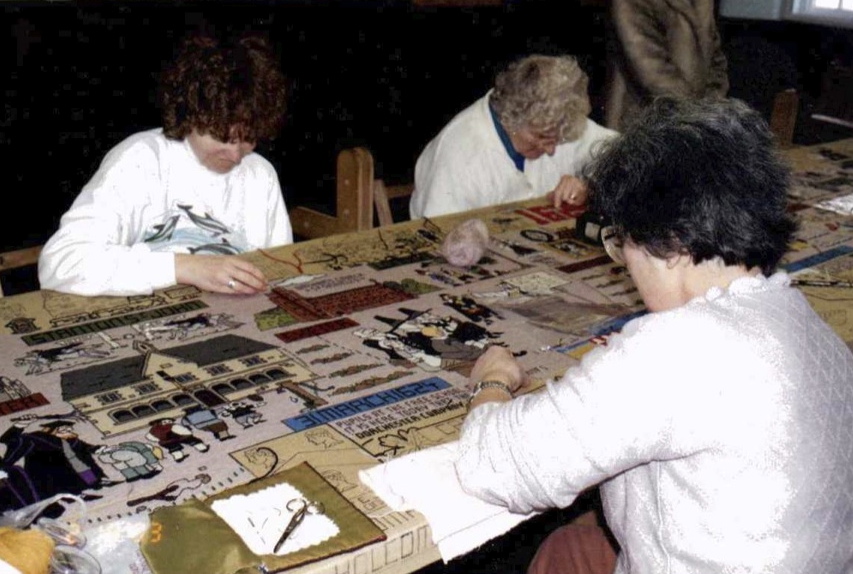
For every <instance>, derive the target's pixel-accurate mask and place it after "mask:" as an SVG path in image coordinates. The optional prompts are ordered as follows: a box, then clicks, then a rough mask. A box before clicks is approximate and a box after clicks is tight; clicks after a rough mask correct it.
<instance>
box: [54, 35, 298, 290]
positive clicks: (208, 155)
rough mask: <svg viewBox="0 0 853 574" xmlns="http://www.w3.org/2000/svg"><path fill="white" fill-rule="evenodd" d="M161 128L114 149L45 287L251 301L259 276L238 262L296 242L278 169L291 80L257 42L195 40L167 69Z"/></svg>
mask: <svg viewBox="0 0 853 574" xmlns="http://www.w3.org/2000/svg"><path fill="white" fill-rule="evenodd" d="M159 100H160V104H161V108H162V116H163V127H162V128H157V129H153V130H148V131H143V132H140V133H136V134H134V135H131V136H130V137H128V138H127V139H125V140H124V141H122V142H120V143H119V144H118V145H117V146H115V147H114V148H113V149H112V150H110V151H109V152H108V153H107V155H106V157H105V158H104V160H103V162H102V163H101V165H100V167H99V169H98V171H97V173H95V175H94V176H93V177H92V179H91V180H90V181H89V183H87V184H86V186H85V187H84V188H83V190H82V191H81V193H80V195H79V196H78V197H77V199H76V200H75V201H74V203H73V205H72V206H71V208H70V209H69V210H68V212H66V213H65V215H63V217H62V220H61V222H60V227H59V230H58V231H57V232H56V233H55V234H54V235H53V237H51V239H50V240H49V241H48V242H47V244H46V245H45V248H44V250H43V251H42V254H41V258H40V261H39V280H40V282H41V287H42V288H43V289H53V290H57V291H64V292H68V293H76V294H79V295H135V294H147V293H151V292H152V291H153V290H155V289H160V288H163V287H167V286H170V285H174V284H176V283H183V284H189V285H194V286H196V287H198V288H200V289H202V290H205V291H214V292H219V293H235V294H251V293H257V292H260V291H262V290H264V289H265V288H266V285H267V281H266V279H265V277H264V275H263V273H262V272H261V271H260V269H258V268H257V267H256V266H254V265H252V264H251V263H249V262H247V261H245V260H243V259H241V258H239V257H236V256H235V255H237V254H239V253H242V252H244V251H249V250H253V249H258V248H263V247H271V246H274V245H281V244H286V243H292V242H293V233H292V229H291V225H290V220H289V218H288V216H287V211H286V209H285V205H284V199H283V197H282V193H281V187H280V185H279V180H278V176H277V174H276V171H275V169H274V168H273V166H272V165H271V164H270V163H269V162H268V161H267V160H266V159H264V158H263V157H261V156H260V155H259V154H257V153H255V152H254V149H255V145H256V144H257V143H258V142H259V141H264V140H269V139H272V138H273V137H275V136H276V134H277V133H278V131H279V129H280V127H281V124H282V120H283V117H284V109H285V79H284V77H283V75H282V74H281V72H280V70H279V68H278V64H277V62H276V58H275V56H274V54H273V51H272V49H271V47H270V46H269V44H268V43H267V42H266V41H265V40H264V39H262V38H261V37H258V36H242V37H239V38H236V39H226V40H221V41H220V40H219V39H217V38H215V37H213V36H208V35H196V36H191V37H189V38H187V39H186V40H185V41H184V42H183V44H182V45H181V47H180V49H179V52H178V55H177V58H176V59H175V60H174V61H173V62H172V63H171V65H170V66H169V67H168V68H167V69H166V70H165V72H164V74H163V77H162V80H161V85H160V93H159Z"/></svg>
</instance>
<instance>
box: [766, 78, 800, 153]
mask: <svg viewBox="0 0 853 574" xmlns="http://www.w3.org/2000/svg"><path fill="white" fill-rule="evenodd" d="M799 107H800V95H799V94H798V93H797V90H795V89H794V88H789V89H787V90H782V91H781V92H779V93H777V94H776V96H775V97H774V98H773V109H772V110H771V111H770V122H769V124H770V131H772V132H773V134H774V135H775V136H776V143H777V144H778V145H779V147H781V148H789V147H791V146H793V145H794V127H796V125H797V110H798V109H799Z"/></svg>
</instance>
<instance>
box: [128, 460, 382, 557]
mask: <svg viewBox="0 0 853 574" xmlns="http://www.w3.org/2000/svg"><path fill="white" fill-rule="evenodd" d="M280 483H288V484H290V485H292V486H293V487H294V488H296V489H298V490H299V491H300V492H302V494H303V495H304V496H305V497H306V498H307V499H310V500H316V501H319V502H322V503H323V504H324V505H325V508H326V514H327V515H328V516H329V518H331V519H332V520H333V521H334V523H335V524H337V525H338V528H339V529H340V532H339V533H338V534H337V535H336V536H333V537H332V538H330V539H328V540H325V541H323V542H322V543H320V544H316V545H314V546H310V547H308V548H304V549H302V550H299V551H297V552H291V553H289V554H285V555H283V556H276V555H274V554H264V555H262V556H258V555H256V554H254V553H253V552H251V551H250V550H249V548H248V547H247V546H246V545H245V544H244V543H243V541H242V539H241V538H240V535H239V534H237V533H236V532H234V531H233V530H232V529H231V528H230V527H229V526H228V524H227V523H226V522H225V521H224V520H222V519H221V518H219V516H217V514H216V513H215V512H214V511H213V510H212V509H211V504H213V502H214V501H216V500H220V499H224V498H229V497H231V496H235V495H239V494H243V495H245V494H251V493H252V492H255V491H258V490H262V489H264V488H267V487H269V486H273V485H276V484H280ZM384 539H385V534H384V533H383V532H382V530H381V529H380V528H379V527H378V526H376V524H374V522H373V521H372V520H370V518H368V517H367V516H366V515H365V514H363V513H362V512H361V511H359V510H358V509H357V508H356V507H355V506H353V505H352V503H351V502H350V501H349V500H347V499H346V498H344V497H343V496H342V495H341V494H340V493H339V492H338V491H337V490H335V488H334V487H333V486H332V485H330V484H329V483H328V482H327V481H326V480H325V479H324V478H323V477H322V476H321V475H320V474H319V473H317V471H316V470H314V469H313V468H312V467H311V465H309V464H308V463H307V462H303V463H302V464H300V465H298V466H295V467H293V468H290V469H287V470H283V471H281V472H279V473H277V474H273V475H271V476H268V477H265V478H261V479H258V480H254V481H251V482H249V483H247V484H244V485H242V486H238V487H235V488H232V489H229V490H226V491H224V492H221V493H219V494H216V495H214V496H211V497H209V498H207V499H206V500H204V501H200V500H197V499H193V500H189V501H187V502H184V503H182V504H179V505H176V506H167V507H163V508H158V509H157V510H155V511H154V512H152V513H151V526H150V527H149V529H148V532H146V534H145V536H144V537H143V539H142V542H141V543H140V549H141V550H142V554H143V556H145V559H146V560H147V561H148V565H149V567H150V568H151V571H152V572H153V573H154V574H185V573H186V572H205V573H206V574H257V573H258V571H259V570H258V566H259V565H261V564H264V565H265V566H266V568H267V569H268V570H269V571H270V572H280V571H282V570H286V569H288V568H293V567H294V566H300V565H302V564H306V563H308V562H313V561H315V560H321V559H323V558H328V557H329V556H334V555H336V554H340V553H342V552H348V551H351V550H355V549H356V548H360V547H362V546H365V545H367V544H371V543H373V542H378V541H380V540H384Z"/></svg>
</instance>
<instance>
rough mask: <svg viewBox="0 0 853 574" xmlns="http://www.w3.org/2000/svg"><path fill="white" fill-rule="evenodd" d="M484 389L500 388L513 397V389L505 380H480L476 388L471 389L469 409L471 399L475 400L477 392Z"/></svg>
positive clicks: (469, 402)
mask: <svg viewBox="0 0 853 574" xmlns="http://www.w3.org/2000/svg"><path fill="white" fill-rule="evenodd" d="M483 389H500V390H502V391H503V392H505V393H506V394H507V395H509V398H512V390H511V389H510V388H509V385H508V384H506V383H504V382H503V381H490V380H485V381H480V382H478V383H477V384H476V385H474V388H473V389H471V394H470V395H469V396H468V408H469V409H470V408H471V401H473V400H474V397H476V396H477V393H479V392H480V391H482V390H483Z"/></svg>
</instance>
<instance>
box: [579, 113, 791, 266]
mask: <svg viewBox="0 0 853 574" xmlns="http://www.w3.org/2000/svg"><path fill="white" fill-rule="evenodd" d="M584 176H585V177H586V178H587V180H588V183H589V188H590V209H591V210H593V211H594V212H596V213H599V214H601V215H604V216H605V217H607V218H609V219H610V220H611V221H612V222H613V223H614V225H615V226H616V229H617V233H618V235H619V236H621V237H622V238H623V239H630V240H631V241H633V242H634V243H636V244H638V245H640V246H642V247H644V248H645V249H646V250H647V251H648V252H649V253H650V254H652V255H654V256H656V257H661V258H666V257H668V256H671V255H676V254H689V255H690V256H691V257H692V259H693V262H694V263H697V264H698V263H701V262H703V261H706V260H711V259H714V258H720V259H721V260H722V261H723V262H724V263H725V264H726V265H744V266H746V267H747V268H749V269H751V268H755V267H758V268H760V269H761V271H762V272H763V273H764V274H765V275H770V274H771V273H772V272H773V270H774V269H775V267H776V266H777V265H778V263H779V260H780V259H781V258H782V255H784V253H785V252H786V251H787V249H788V246H789V243H790V241H791V238H792V236H793V233H794V231H795V230H796V224H795V222H794V220H793V218H792V217H791V216H790V215H789V214H788V212H787V211H786V207H787V191H788V187H789V184H790V173H789V169H788V167H787V165H786V164H785V163H784V162H783V161H782V159H781V157H780V156H779V154H778V150H777V148H776V146H775V145H774V143H773V136H772V135H771V132H770V130H769V128H768V126H767V123H766V122H765V121H764V119H763V118H762V117H761V115H760V114H759V113H758V112H757V111H755V110H754V109H752V108H750V107H749V106H748V105H747V104H745V103H744V102H742V101H740V100H736V99H713V100H712V99H703V100H687V99H674V98H659V99H657V100H655V101H654V102H653V103H652V104H651V105H650V106H649V107H648V108H647V109H646V110H645V111H644V113H642V114H641V116H640V117H638V118H637V121H636V122H635V123H632V124H631V126H629V127H628V129H627V130H626V131H625V132H624V133H623V134H622V135H621V136H619V137H617V138H615V139H614V140H612V141H610V142H609V143H608V144H607V145H606V146H604V147H602V148H601V150H600V152H599V154H598V155H597V156H596V158H595V159H594V160H593V162H591V163H590V164H589V165H588V166H587V168H586V170H585V172H584Z"/></svg>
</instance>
